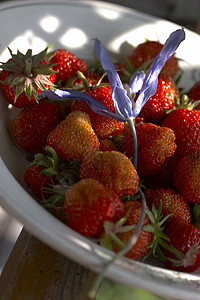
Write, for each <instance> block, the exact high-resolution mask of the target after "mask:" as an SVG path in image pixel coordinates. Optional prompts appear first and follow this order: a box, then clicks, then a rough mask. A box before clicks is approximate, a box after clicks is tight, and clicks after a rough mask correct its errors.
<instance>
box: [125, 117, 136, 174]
mask: <svg viewBox="0 0 200 300" xmlns="http://www.w3.org/2000/svg"><path fill="white" fill-rule="evenodd" d="M133 120H134V118H133V117H129V118H127V119H126V121H127V122H128V125H129V126H130V129H131V134H132V138H133V165H134V167H135V169H137V157H138V154H137V152H138V145H137V134H136V130H135V124H134V121H133Z"/></svg>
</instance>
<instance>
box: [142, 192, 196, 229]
mask: <svg viewBox="0 0 200 300" xmlns="http://www.w3.org/2000/svg"><path fill="white" fill-rule="evenodd" d="M144 195H145V198H146V201H147V206H148V207H149V209H150V210H152V206H153V204H154V206H155V208H156V209H158V208H159V205H160V202H162V215H163V217H165V216H167V215H169V214H172V215H171V216H170V217H169V218H168V219H167V222H172V221H177V222H188V223H190V222H191V213H190V208H189V205H188V203H187V201H186V200H185V199H184V198H183V197H182V196H181V195H180V194H179V193H177V192H176V191H175V190H174V189H172V188H162V187H154V188H149V189H145V190H144Z"/></svg>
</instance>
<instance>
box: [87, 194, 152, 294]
mask: <svg viewBox="0 0 200 300" xmlns="http://www.w3.org/2000/svg"><path fill="white" fill-rule="evenodd" d="M139 193H140V197H141V201H142V210H141V214H140V219H139V222H138V224H137V226H136V229H135V231H134V234H133V235H132V237H131V238H130V240H129V242H128V243H127V244H126V246H125V247H124V248H123V249H122V250H121V251H120V252H118V253H117V254H115V255H114V256H113V258H112V259H111V260H109V261H108V262H107V263H106V264H105V265H104V268H103V270H102V271H101V273H100V274H99V275H98V277H97V279H96V280H95V282H94V285H93V287H92V288H91V290H90V291H89V293H88V298H89V299H95V297H96V295H97V293H98V290H99V288H100V285H101V283H102V280H103V279H104V277H105V274H106V272H107V270H108V268H109V267H110V266H111V265H112V264H113V263H114V262H115V261H116V260H117V259H119V258H120V257H122V256H124V255H125V254H126V253H128V252H129V251H130V250H131V248H132V247H133V246H134V245H135V244H136V242H137V240H138V237H139V235H140V232H141V230H142V226H143V223H144V218H145V215H146V199H145V197H144V194H143V192H142V191H141V190H139Z"/></svg>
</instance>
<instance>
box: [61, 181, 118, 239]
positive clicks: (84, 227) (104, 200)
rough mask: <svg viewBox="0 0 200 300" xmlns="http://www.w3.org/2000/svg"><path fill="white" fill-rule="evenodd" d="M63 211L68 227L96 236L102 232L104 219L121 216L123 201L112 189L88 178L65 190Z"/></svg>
mask: <svg viewBox="0 0 200 300" xmlns="http://www.w3.org/2000/svg"><path fill="white" fill-rule="evenodd" d="M64 211H65V218H66V224H67V225H68V226H69V227H71V228H73V229H74V230H75V231H77V232H79V233H80V234H82V235H86V236H91V237H98V236H99V235H100V234H102V233H103V230H104V229H103V224H104V221H106V220H110V221H117V220H118V219H119V218H121V216H122V214H123V202H122V201H121V200H120V198H119V196H118V195H117V194H116V193H115V192H114V191H112V190H111V189H109V188H108V187H106V186H104V185H103V184H101V183H100V182H99V181H97V180H95V179H92V178H88V179H82V180H80V181H79V182H78V183H76V184H75V185H73V186H72V187H71V188H69V189H68V190H67V191H66V194H65V202H64Z"/></svg>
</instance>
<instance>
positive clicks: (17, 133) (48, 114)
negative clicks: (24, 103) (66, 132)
mask: <svg viewBox="0 0 200 300" xmlns="http://www.w3.org/2000/svg"><path fill="white" fill-rule="evenodd" d="M62 120H63V117H62V114H61V112H60V108H59V107H58V106H57V105H56V104H53V103H39V104H36V105H32V106H28V107H24V108H23V109H22V110H21V111H20V112H19V113H18V115H17V116H16V118H15V120H14V121H13V124H12V131H13V137H14V140H15V141H16V143H17V144H18V145H19V146H20V147H21V148H22V149H24V150H25V151H27V152H30V153H32V154H35V153H39V152H43V151H44V147H45V146H46V143H47V136H48V134H49V133H50V132H51V131H52V130H53V129H54V128H55V127H56V126H57V125H58V124H59V123H60V122H61V121H62Z"/></svg>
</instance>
